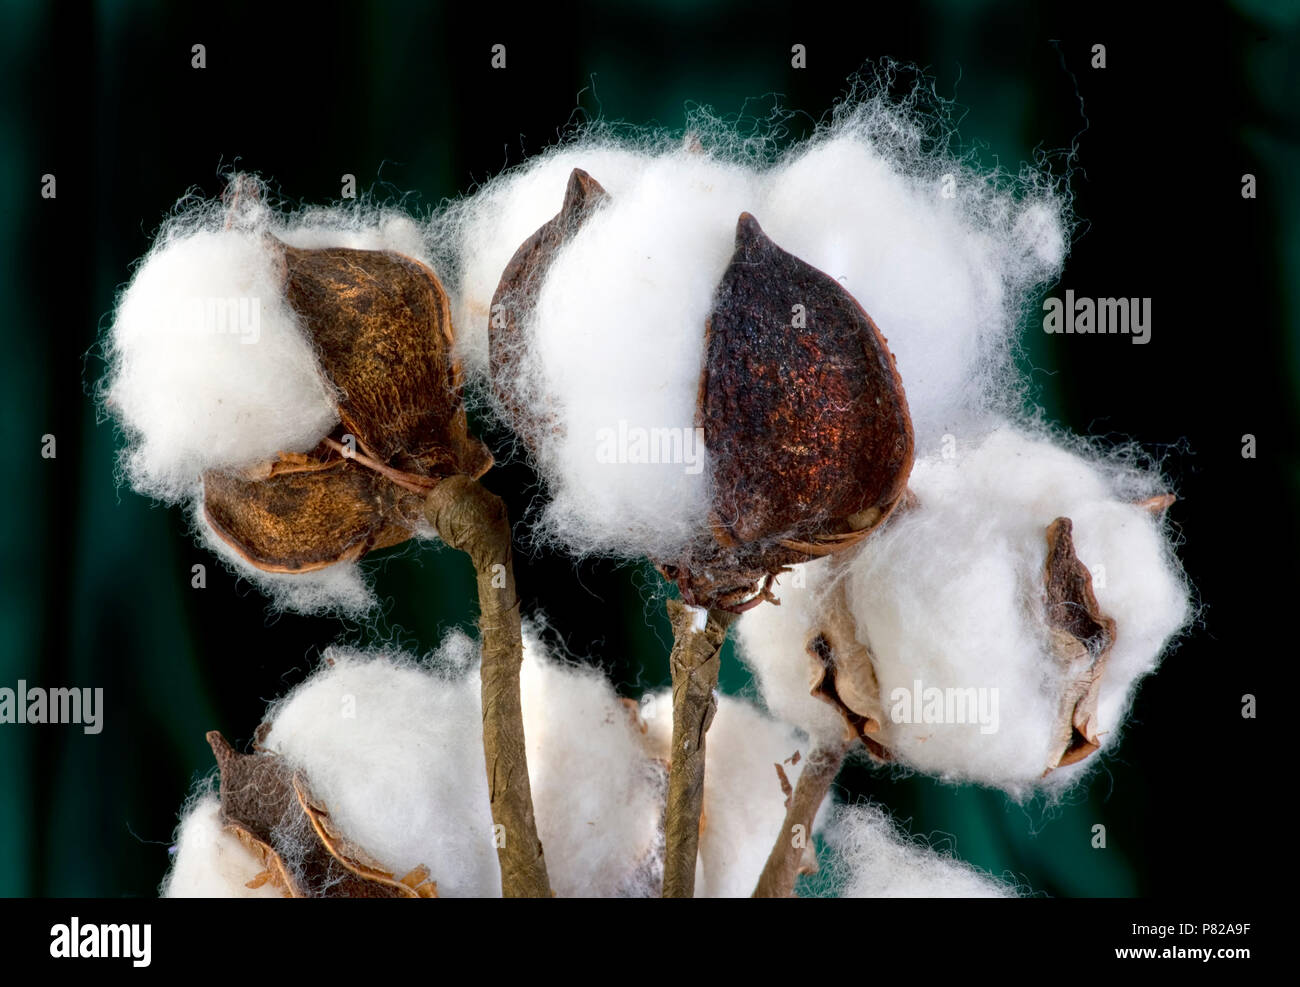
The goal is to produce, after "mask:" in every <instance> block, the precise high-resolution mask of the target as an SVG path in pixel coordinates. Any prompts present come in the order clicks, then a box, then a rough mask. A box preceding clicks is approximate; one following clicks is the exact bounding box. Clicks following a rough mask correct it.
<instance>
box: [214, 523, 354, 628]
mask: <svg viewBox="0 0 1300 987" xmlns="http://www.w3.org/2000/svg"><path fill="white" fill-rule="evenodd" d="M190 526H191V528H192V530H193V532H194V535H195V538H196V539H197V540H198V542H199V544H200V545H202V546H203V547H204V548H206V549H208V551H210V552H212V553H213V554H214V555H216V556H217V557H218V558H219V559H221V561H222V562H224V563H225V564H226V566H227V567H228V568H229V569H230V571H231V572H233V573H234V574H235V575H236V576H238V577H239V578H240V579H245V580H247V581H248V582H249V583H251V584H252V585H253V586H255V587H257V590H258V591H259V592H260V593H261V594H262V595H263V596H265V597H266V598H267V599H268V600H270V601H271V607H272V608H274V609H276V610H289V611H292V612H294V613H300V614H305V615H314V616H337V617H346V618H361V617H364V616H365V615H366V614H368V613H370V612H371V611H372V610H373V609H374V607H375V605H376V604H377V603H378V602H379V600H378V597H376V596H375V592H374V590H373V589H371V587H370V584H369V582H368V581H367V580H366V578H365V575H364V574H363V572H362V568H361V563H359V562H336V563H335V564H334V565H330V566H326V567H325V568H323V569H313V570H311V571H309V572H294V573H291V572H268V571H267V570H265V569H259V568H258V567H257V566H255V565H253V564H252V563H251V562H249V561H248V560H247V559H245V558H244V557H243V556H242V555H240V554H239V553H238V552H236V551H235V550H234V549H233V548H231V547H230V545H229V543H227V542H226V541H225V539H223V538H222V537H221V536H220V535H218V534H217V533H216V532H215V531H214V530H213V528H212V525H211V524H209V523H208V520H207V517H206V516H205V515H204V513H203V502H202V500H196V501H195V502H194V505H193V509H192V511H191V519H190Z"/></svg>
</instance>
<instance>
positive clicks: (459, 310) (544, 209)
mask: <svg viewBox="0 0 1300 987" xmlns="http://www.w3.org/2000/svg"><path fill="white" fill-rule="evenodd" d="M643 161H644V155H643V154H642V153H640V152H639V151H637V150H636V149H635V148H633V147H622V146H620V145H618V144H616V143H609V142H605V143H602V142H599V141H589V142H583V143H581V144H580V145H578V146H573V147H569V146H561V147H556V148H552V149H550V150H549V151H546V152H544V153H541V154H538V155H536V156H534V157H532V158H529V159H528V160H527V161H525V162H524V163H523V164H522V165H520V166H519V167H518V168H514V169H512V170H510V171H508V172H506V173H504V174H502V175H499V176H497V177H496V178H493V179H492V180H491V181H489V182H487V183H486V184H484V185H483V186H482V187H481V188H479V189H478V190H477V191H475V192H474V194H473V195H471V196H467V197H465V198H463V199H460V200H458V201H456V202H454V203H452V204H451V205H450V206H449V207H448V209H447V210H445V211H444V213H443V215H442V216H440V217H439V218H438V219H437V220H436V221H435V223H434V227H433V230H432V234H433V238H434V239H435V240H436V241H437V242H438V246H439V247H440V248H441V251H442V252H443V253H444V254H445V255H446V259H445V261H444V264H443V266H444V267H446V268H447V269H448V271H449V272H450V276H449V278H448V283H447V288H448V290H449V291H450V292H451V295H452V321H453V322H454V323H455V325H456V355H457V357H458V358H459V359H460V361H461V364H462V366H463V367H464V368H465V372H466V374H467V376H468V377H469V378H471V379H477V380H479V381H482V380H483V379H484V378H486V376H487V369H488V320H489V317H490V315H491V304H492V296H493V295H494V294H496V290H497V285H499V284H500V283H501V274H502V272H503V271H504V270H505V268H506V265H507V264H509V263H510V258H511V257H513V256H514V254H515V251H516V250H518V249H519V247H520V245H521V244H522V243H523V242H524V241H525V240H527V239H528V238H529V237H530V236H532V235H533V234H534V233H536V232H537V230H538V228H539V227H541V226H542V225H543V224H544V223H546V222H547V221H548V220H550V219H551V217H552V216H554V215H555V214H556V213H557V212H559V211H560V205H561V203H562V202H563V201H564V189H565V186H566V184H567V183H568V181H569V175H570V173H572V171H573V169H574V168H583V169H584V170H586V171H587V172H589V173H590V174H591V175H592V176H594V177H595V178H596V180H597V181H599V182H600V183H601V185H602V186H603V187H604V188H605V189H606V191H610V192H613V191H614V190H621V189H623V188H625V187H626V186H627V184H628V182H629V180H631V179H633V178H634V177H635V175H636V173H637V172H638V171H639V170H640V167H641V164H642V162H643Z"/></svg>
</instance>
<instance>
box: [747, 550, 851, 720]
mask: <svg viewBox="0 0 1300 987" xmlns="http://www.w3.org/2000/svg"><path fill="white" fill-rule="evenodd" d="M829 565H830V560H829V559H819V560H817V561H815V562H804V563H800V564H799V565H796V566H793V567H792V569H793V571H792V572H790V573H785V574H782V575H781V576H780V577H779V579H778V580H777V583H778V585H777V586H776V588H775V593H776V595H777V597H778V598H779V599H780V601H781V604H780V606H764V607H755V608H754V609H752V610H750V611H748V612H747V613H745V614H744V615H742V616H741V618H740V620H738V621H737V622H736V624H735V630H734V634H735V640H736V646H737V653H738V654H739V655H740V656H741V657H742V658H743V659H744V661H745V663H746V664H747V665H748V666H749V667H750V669H751V670H752V671H753V673H754V677H755V678H756V679H757V682H758V691H759V695H760V696H762V698H763V702H764V704H765V705H766V706H767V708H768V710H770V711H771V713H772V715H773V716H775V717H776V718H777V719H779V720H782V721H784V722H786V723H791V724H793V725H795V726H797V727H798V728H799V729H800V730H803V731H804V732H805V733H807V734H808V735H809V736H811V737H812V738H813V740H814V741H818V742H828V743H831V742H834V741H835V740H836V739H837V738H839V737H841V736H842V735H843V734H844V729H845V726H844V718H843V717H842V716H841V715H840V714H839V713H838V712H837V711H836V710H835V708H834V707H833V706H831V705H830V704H829V703H827V702H825V701H824V700H822V699H819V698H817V697H816V696H814V695H813V694H812V691H811V689H812V679H811V672H812V668H811V665H810V662H809V656H808V641H809V639H810V638H811V637H812V636H813V635H814V634H815V633H816V630H817V626H818V623H819V617H820V613H821V606H822V603H823V596H824V593H825V590H826V580H827V574H828V572H827V570H828V568H829Z"/></svg>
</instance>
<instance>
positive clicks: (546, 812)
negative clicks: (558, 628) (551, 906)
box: [177, 632, 665, 897]
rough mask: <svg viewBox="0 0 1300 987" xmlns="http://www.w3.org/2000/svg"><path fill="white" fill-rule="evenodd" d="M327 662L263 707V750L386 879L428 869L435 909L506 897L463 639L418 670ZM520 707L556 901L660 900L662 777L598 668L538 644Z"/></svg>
mask: <svg viewBox="0 0 1300 987" xmlns="http://www.w3.org/2000/svg"><path fill="white" fill-rule="evenodd" d="M324 658H325V661H324V663H323V664H322V666H321V668H320V669H319V670H318V671H317V672H316V673H315V674H314V675H312V676H311V678H309V679H308V680H307V681H306V682H304V683H303V684H302V685H301V686H299V687H298V688H297V689H295V690H294V691H293V692H292V693H291V694H290V695H289V696H287V697H286V698H285V699H283V700H281V701H279V702H278V703H276V704H275V705H273V706H272V708H271V709H270V711H269V713H268V719H269V721H270V722H271V724H272V726H271V730H270V732H269V733H268V734H267V736H266V738H265V740H264V745H265V746H266V747H267V748H268V749H270V750H272V751H275V752H277V753H279V754H280V755H281V756H283V757H285V758H286V759H287V761H288V762H289V764H290V765H291V766H293V767H294V768H295V769H297V770H300V771H302V772H303V773H304V774H305V776H306V778H307V781H308V783H309V785H310V788H311V790H312V792H313V794H314V795H315V796H316V797H317V798H318V799H319V800H320V801H321V802H322V803H323V804H324V805H325V806H326V807H327V808H328V810H329V813H330V816H331V818H332V819H333V821H334V822H335V823H336V824H337V826H338V827H339V829H340V831H341V832H342V833H343V834H345V835H346V836H347V838H348V839H349V840H351V841H352V842H353V843H355V844H356V845H358V846H360V847H361V848H363V849H364V850H365V851H366V852H367V853H369V854H370V855H371V856H372V857H374V858H375V859H376V860H378V861H379V862H380V863H381V864H383V865H384V866H385V867H386V868H387V869H389V870H391V871H392V872H393V873H394V874H397V875H402V874H406V873H407V872H409V871H410V870H412V869H414V868H415V867H416V866H418V865H420V864H424V865H426V866H427V867H428V868H429V872H430V874H431V876H432V878H433V879H434V880H435V881H437V883H438V893H439V895H441V896H443V897H458V896H491V895H497V894H499V893H500V869H499V866H498V864H497V851H496V847H495V844H494V842H493V840H494V834H493V828H492V817H491V814H490V810H489V805H488V789H487V779H486V774H485V769H484V761H483V739H482V714H481V705H480V695H479V680H478V675H477V663H478V653H477V647H476V646H475V645H474V644H473V643H472V642H471V641H470V640H469V639H468V638H466V637H464V636H463V635H459V634H457V635H453V636H452V637H450V638H449V639H448V640H447V642H446V643H445V644H444V646H443V648H442V650H441V651H440V652H439V653H438V654H437V655H436V656H434V657H433V658H432V659H431V660H429V661H427V662H417V661H415V660H414V659H412V658H410V657H408V656H404V655H401V654H399V653H394V652H378V653H369V654H367V653H358V652H353V651H347V650H344V649H340V648H332V649H329V650H328V651H327V652H326V653H325V656H324ZM521 695H522V701H523V708H524V717H525V734H526V739H527V748H528V765H529V777H530V781H531V784H532V793H533V803H534V807H535V810H536V817H537V827H538V835H539V837H540V838H541V840H542V845H543V848H544V850H545V853H546V863H547V868H548V871H549V874H550V880H551V886H552V888H553V889H554V891H555V892H556V893H557V894H559V895H561V896H566V897H567V896H594V897H605V896H613V895H616V894H617V895H636V894H646V893H650V892H652V891H656V892H657V885H655V884H654V883H653V882H654V881H656V880H657V878H656V877H654V873H655V868H656V867H659V868H661V867H662V863H661V854H662V839H663V836H662V826H661V816H662V812H663V796H664V785H665V774H664V770H663V767H662V765H661V764H659V763H657V762H656V761H655V760H654V759H653V758H652V757H650V756H649V755H648V753H647V752H646V750H645V746H644V740H643V738H642V736H641V733H640V730H639V729H638V727H637V726H636V724H635V722H634V719H633V717H632V716H631V715H630V714H629V712H628V709H627V708H626V706H624V704H623V703H622V702H620V701H619V699H618V697H617V696H616V695H615V693H614V690H613V689H612V687H611V686H610V685H609V683H608V682H607V681H606V680H605V679H604V678H603V677H602V676H601V675H600V674H599V672H597V671H595V670H592V669H584V668H578V667H575V666H570V665H566V664H564V663H562V662H559V661H556V660H554V659H551V658H549V657H547V656H546V654H545V652H544V650H543V648H542V646H541V644H540V643H539V641H538V640H537V638H536V636H535V635H534V634H533V633H531V632H530V633H528V634H527V640H526V644H525V656H524V663H523V668H522V672H521ZM507 838H509V836H508V834H507ZM177 866H178V867H179V864H178V865H177ZM187 866H190V865H189V864H188V863H187ZM195 866H197V865H195ZM659 873H662V870H661V869H660V871H659Z"/></svg>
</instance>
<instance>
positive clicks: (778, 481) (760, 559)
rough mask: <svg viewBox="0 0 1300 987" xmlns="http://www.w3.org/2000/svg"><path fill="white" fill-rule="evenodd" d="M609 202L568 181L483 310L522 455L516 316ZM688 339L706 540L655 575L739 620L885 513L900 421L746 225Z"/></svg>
mask: <svg viewBox="0 0 1300 987" xmlns="http://www.w3.org/2000/svg"><path fill="white" fill-rule="evenodd" d="M609 200H610V196H609V195H608V193H606V192H605V191H604V189H603V188H602V187H601V186H600V185H599V183H597V182H596V181H595V180H593V179H592V178H591V176H589V175H587V174H586V173H585V172H583V171H581V170H580V169H576V170H575V171H574V172H573V174H572V175H571V177H570V181H569V186H568V190H567V192H566V195H565V200H564V204H563V206H562V208H561V210H560V212H559V213H558V214H557V215H556V216H555V217H554V218H553V219H552V220H550V221H549V222H548V223H546V224H544V225H543V226H542V227H541V228H540V229H539V230H538V231H537V232H536V233H535V234H534V235H533V236H532V237H530V238H529V239H528V240H527V241H525V243H524V244H523V245H522V246H521V247H520V248H519V250H518V251H517V252H516V254H515V256H514V258H513V259H512V260H511V262H510V264H509V265H508V266H507V268H506V271H505V273H504V274H503V277H502V280H501V283H500V285H499V287H498V289H497V293H496V296H495V297H494V301H493V312H492V321H491V322H490V327H489V349H490V353H491V368H492V374H493V385H494V390H495V393H496V395H497V398H498V401H499V403H500V404H501V405H502V406H503V407H504V409H505V411H506V414H507V416H508V417H509V418H510V419H511V420H512V421H513V422H514V423H515V425H516V430H517V432H518V433H519V435H520V438H521V439H522V440H523V442H524V444H525V445H526V446H527V447H529V448H530V450H532V451H533V452H534V453H536V449H537V444H538V437H539V434H540V430H542V429H546V428H549V427H553V426H551V425H549V424H548V419H547V416H546V415H545V414H539V413H538V412H537V411H534V412H533V413H532V415H531V416H530V415H529V414H528V413H527V412H526V411H525V410H524V409H522V408H521V407H520V402H519V392H518V386H519V385H518V380H517V376H516V374H515V372H514V371H515V368H516V364H517V361H518V359H519V351H520V348H521V347H524V346H526V345H528V338H527V333H526V332H525V330H524V329H523V328H522V319H523V318H524V316H525V315H526V313H527V312H528V310H529V309H530V308H531V307H532V305H533V304H534V302H535V299H536V295H537V293H538V291H539V290H540V287H541V285H542V283H543V282H544V280H545V278H546V275H547V272H548V270H549V269H550V267H551V265H552V264H553V262H554V261H555V258H556V257H557V255H558V254H559V252H560V251H562V250H563V249H564V247H565V246H566V244H567V243H568V242H569V241H570V240H571V239H572V238H573V237H574V236H575V235H577V234H578V232H579V230H580V229H581V227H582V226H583V224H584V223H585V222H586V221H587V220H588V219H589V218H590V216H591V215H592V214H593V213H594V211H595V210H596V209H597V208H598V207H599V206H600V205H601V204H602V203H605V202H608V201H609ZM701 330H702V333H703V339H702V348H703V350H704V354H705V359H704V363H703V369H702V373H701V376H700V380H699V386H698V393H697V396H696V408H695V425H696V427H697V428H698V429H699V430H700V431H701V432H702V434H703V437H704V445H705V447H706V448H707V450H708V452H709V456H710V461H711V468H712V474H711V479H712V491H713V493H712V497H713V503H712V509H711V512H710V519H709V525H710V530H708V531H701V532H700V533H699V536H698V537H697V538H696V539H694V542H693V544H692V545H691V547H690V548H689V549H688V550H687V551H686V553H685V554H684V556H682V557H678V558H673V559H657V560H656V562H657V563H658V564H659V567H660V571H661V572H662V573H663V574H664V575H665V576H666V577H667V578H669V579H671V580H673V581H674V582H676V583H677V584H678V586H679V588H680V590H681V592H682V597H683V599H684V600H686V601H687V602H688V603H691V604H693V605H697V606H704V607H717V608H722V609H743V608H746V607H750V606H753V605H755V604H757V603H758V602H761V601H762V600H763V599H765V598H768V599H770V598H771V596H770V593H769V591H768V585H769V584H770V580H771V578H772V577H773V576H774V575H775V574H776V573H777V572H779V571H781V570H782V568H783V567H784V566H786V565H788V564H790V563H792V562H798V561H802V560H805V559H808V558H812V557H816V556H819V555H823V554H829V553H831V552H834V551H836V550H838V549H842V548H846V547H848V546H849V545H852V544H854V543H856V542H857V541H859V540H860V539H861V538H862V537H863V536H865V535H866V534H867V533H868V532H869V531H870V530H871V529H872V528H873V527H874V526H875V525H877V524H879V523H880V521H882V520H883V519H884V518H885V517H886V516H888V514H889V513H890V511H892V510H893V509H894V507H895V506H896V505H897V504H898V502H899V500H900V499H901V497H902V495H903V493H904V490H905V488H906V482H907V475H908V472H909V470H910V468H911V462H912V456H913V436H912V428H911V421H910V417H909V413H908V408H907V400H906V397H905V395H904V393H903V387H902V382H901V380H900V378H899V375H898V371H897V368H896V367H895V364H894V359H893V356H892V355H891V354H890V352H889V348H888V345H887V343H886V340H885V338H884V337H883V335H882V334H881V333H880V330H879V329H878V328H877V327H876V326H875V324H874V323H873V322H872V320H871V318H870V317H869V316H868V315H867V314H866V312H865V311H863V309H862V307H861V306H860V305H859V304H858V303H857V302H856V301H855V300H854V299H853V297H852V296H851V295H849V294H848V292H846V291H845V290H844V289H843V287H842V286H840V284H839V283H838V282H837V281H836V280H835V279H834V278H831V277H829V276H828V275H826V274H824V273H823V272H821V271H819V270H817V269H816V268H813V267H812V266H811V265H808V264H806V263H805V262H803V261H801V260H800V259H799V258H797V257H795V256H793V255H791V254H789V253H788V252H786V251H784V250H782V249H781V248H780V247H779V246H777V245H776V244H775V243H773V242H772V240H771V239H770V238H768V237H767V236H766V235H765V234H764V233H763V231H762V229H761V227H760V226H759V224H758V222H757V220H756V219H755V218H754V217H753V216H751V215H750V214H748V213H744V214H742V215H741V217H740V219H739V221H738V224H737V229H736V237H735V245H734V252H733V255H732V258H731V261H730V263H729V264H728V265H727V267H726V269H725V271H724V272H723V274H722V277H721V279H720V281H719V283H718V285H717V286H716V289H715V292H714V303H713V307H712V311H711V312H710V314H709V315H708V317H707V319H706V321H705V324H704V325H703V326H702V327H701ZM612 331H616V329H613V330H612ZM528 403H530V404H532V405H533V406H534V408H536V407H537V406H538V405H539V404H540V405H541V406H542V407H545V401H542V402H536V401H529V402H528Z"/></svg>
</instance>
